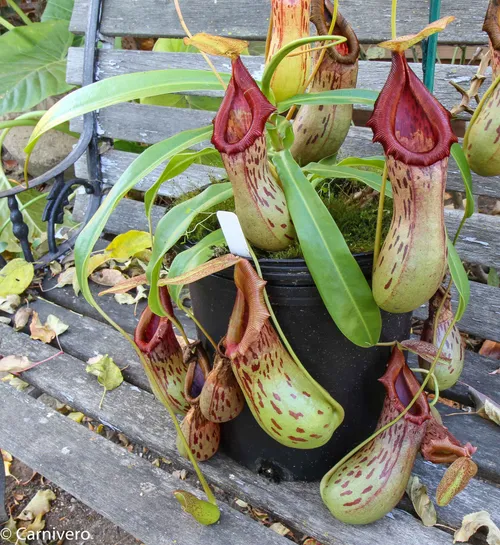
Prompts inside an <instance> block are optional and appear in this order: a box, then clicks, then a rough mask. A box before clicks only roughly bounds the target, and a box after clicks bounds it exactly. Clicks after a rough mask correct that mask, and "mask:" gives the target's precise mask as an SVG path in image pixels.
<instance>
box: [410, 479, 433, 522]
mask: <svg viewBox="0 0 500 545" xmlns="http://www.w3.org/2000/svg"><path fill="white" fill-rule="evenodd" d="M406 493H407V494H408V496H409V497H410V499H411V502H412V503H413V507H414V508H415V511H416V512H417V515H418V516H419V517H420V518H421V519H422V522H423V524H424V526H434V525H435V524H436V522H437V514H436V508H435V507H434V504H433V503H432V500H431V499H430V498H429V495H428V494H427V487H426V486H425V484H423V483H421V482H420V479H419V478H418V477H417V476H416V475H411V477H410V480H409V481H408V484H407V486H406Z"/></svg>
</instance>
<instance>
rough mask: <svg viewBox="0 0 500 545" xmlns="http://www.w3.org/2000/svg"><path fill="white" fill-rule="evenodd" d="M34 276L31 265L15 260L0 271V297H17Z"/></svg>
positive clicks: (21, 260)
mask: <svg viewBox="0 0 500 545" xmlns="http://www.w3.org/2000/svg"><path fill="white" fill-rule="evenodd" d="M34 276H35V269H34V268H33V264H32V263H28V262H27V261H25V260H24V259H21V258H16V259H13V260H12V261H9V262H8V263H7V265H5V267H4V268H3V269H2V270H0V297H6V296H7V295H19V294H21V293H23V291H24V290H25V289H26V288H27V287H28V286H29V285H30V284H31V281H32V280H33V277H34Z"/></svg>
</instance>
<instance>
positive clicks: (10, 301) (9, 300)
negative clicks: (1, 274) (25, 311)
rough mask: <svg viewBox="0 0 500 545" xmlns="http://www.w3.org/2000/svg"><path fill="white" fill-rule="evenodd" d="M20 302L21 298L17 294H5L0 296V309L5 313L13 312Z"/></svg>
mask: <svg viewBox="0 0 500 545" xmlns="http://www.w3.org/2000/svg"><path fill="white" fill-rule="evenodd" d="M20 304H21V298H20V297H19V295H7V297H0V310H2V311H3V312H6V313H7V314H14V312H16V308H17V307H18V306H19V305H20Z"/></svg>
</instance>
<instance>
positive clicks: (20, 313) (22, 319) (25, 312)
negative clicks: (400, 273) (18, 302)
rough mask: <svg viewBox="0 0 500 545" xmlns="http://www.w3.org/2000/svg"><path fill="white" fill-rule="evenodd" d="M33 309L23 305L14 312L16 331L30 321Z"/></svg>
mask: <svg viewBox="0 0 500 545" xmlns="http://www.w3.org/2000/svg"><path fill="white" fill-rule="evenodd" d="M32 313H33V309H32V308H30V307H21V308H20V309H18V310H17V312H16V313H15V314H14V329H15V330H16V331H18V330H20V329H22V328H23V327H24V326H25V325H26V324H27V323H28V321H29V319H30V316H31V314H32Z"/></svg>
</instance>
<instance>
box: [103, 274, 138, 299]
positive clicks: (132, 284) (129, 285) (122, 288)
mask: <svg viewBox="0 0 500 545" xmlns="http://www.w3.org/2000/svg"><path fill="white" fill-rule="evenodd" d="M147 281H148V280H147V278H146V275H145V274H140V275H138V276H134V277H133V278H127V279H126V280H123V282H120V283H119V284H117V285H116V286H114V287H112V288H110V289H107V290H104V291H101V292H99V296H101V295H107V294H109V293H126V292H128V291H130V290H133V289H134V288H137V287H138V286H140V285H142V284H146V283H147Z"/></svg>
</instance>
